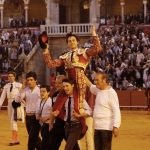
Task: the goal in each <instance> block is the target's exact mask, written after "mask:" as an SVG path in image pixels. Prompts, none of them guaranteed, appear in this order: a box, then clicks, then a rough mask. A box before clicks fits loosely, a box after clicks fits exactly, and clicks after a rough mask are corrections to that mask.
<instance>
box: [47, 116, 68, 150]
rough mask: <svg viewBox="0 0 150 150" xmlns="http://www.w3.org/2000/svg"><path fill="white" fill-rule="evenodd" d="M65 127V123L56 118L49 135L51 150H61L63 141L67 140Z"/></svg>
mask: <svg viewBox="0 0 150 150" xmlns="http://www.w3.org/2000/svg"><path fill="white" fill-rule="evenodd" d="M64 126H65V122H64V121H63V120H62V119H60V118H56V120H55V123H54V126H53V129H52V130H51V131H50V134H49V150H59V147H60V145H61V142H62V140H63V139H65V140H66V137H65V129H64Z"/></svg>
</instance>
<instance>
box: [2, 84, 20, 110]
mask: <svg viewBox="0 0 150 150" xmlns="http://www.w3.org/2000/svg"><path fill="white" fill-rule="evenodd" d="M11 84H12V85H13V88H12V91H11V92H10V87H11ZM21 87H22V84H21V83H19V82H13V83H7V84H6V85H5V86H4V88H3V91H2V94H1V97H0V107H1V106H2V104H3V102H4V100H5V99H6V98H7V99H8V104H10V103H11V102H12V101H13V100H15V98H16V95H17V94H18V93H19V90H20V89H21Z"/></svg>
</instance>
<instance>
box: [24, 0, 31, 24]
mask: <svg viewBox="0 0 150 150" xmlns="http://www.w3.org/2000/svg"><path fill="white" fill-rule="evenodd" d="M23 1H24V9H25V24H26V26H27V25H28V9H29V2H30V0H23Z"/></svg>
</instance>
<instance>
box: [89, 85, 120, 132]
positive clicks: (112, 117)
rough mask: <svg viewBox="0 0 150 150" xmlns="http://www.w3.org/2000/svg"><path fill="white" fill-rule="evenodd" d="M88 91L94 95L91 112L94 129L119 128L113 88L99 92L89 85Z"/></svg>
mask: <svg viewBox="0 0 150 150" xmlns="http://www.w3.org/2000/svg"><path fill="white" fill-rule="evenodd" d="M90 91H91V92H92V93H93V94H95V95H96V99H95V107H94V112H93V119H94V128H95V129H97V130H112V129H113V127H117V128H119V127H120V124H121V114H120V108H119V101H118V96H117V93H116V92H115V90H114V89H113V88H111V87H110V88H109V89H106V90H100V89H98V88H97V87H96V86H95V85H91V87H90Z"/></svg>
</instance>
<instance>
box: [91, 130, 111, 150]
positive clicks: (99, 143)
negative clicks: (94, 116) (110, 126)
mask: <svg viewBox="0 0 150 150" xmlns="http://www.w3.org/2000/svg"><path fill="white" fill-rule="evenodd" d="M111 142H112V131H109V130H95V132H94V143H95V150H111Z"/></svg>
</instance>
